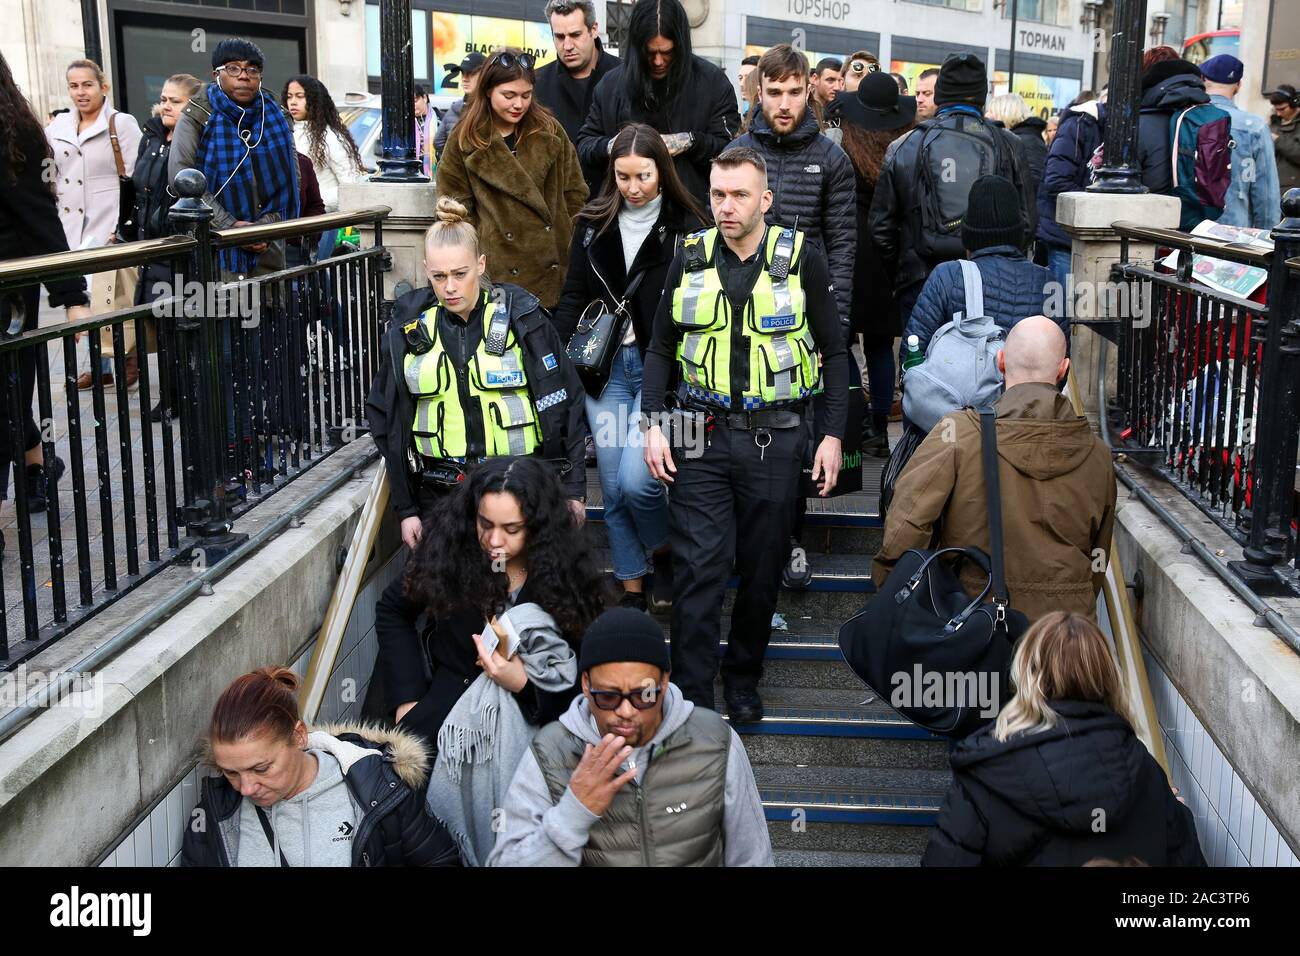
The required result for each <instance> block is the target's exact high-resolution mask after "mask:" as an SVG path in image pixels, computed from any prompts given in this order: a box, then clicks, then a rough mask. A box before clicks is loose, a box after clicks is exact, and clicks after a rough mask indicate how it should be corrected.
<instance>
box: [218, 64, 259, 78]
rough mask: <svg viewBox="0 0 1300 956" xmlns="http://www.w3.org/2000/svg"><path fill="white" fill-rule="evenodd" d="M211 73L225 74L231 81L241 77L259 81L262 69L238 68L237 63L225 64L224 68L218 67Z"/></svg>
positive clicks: (251, 67)
mask: <svg viewBox="0 0 1300 956" xmlns="http://www.w3.org/2000/svg"><path fill="white" fill-rule="evenodd" d="M212 72H213V73H223V72H224V73H225V74H226V76H228V77H230V78H231V79H232V80H237V79H239V78H240V77H241V76H247V77H248V78H249V79H250V80H260V79H261V78H262V68H261V67H260V66H240V65H239V64H238V63H227V64H226V65H225V66H219V67H217V68H216V69H215V70H213V71H212Z"/></svg>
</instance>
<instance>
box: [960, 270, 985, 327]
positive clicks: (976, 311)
mask: <svg viewBox="0 0 1300 956" xmlns="http://www.w3.org/2000/svg"><path fill="white" fill-rule="evenodd" d="M957 264H958V265H959V266H961V281H962V285H963V286H964V287H965V289H964V292H965V294H966V312H965V318H967V319H979V318H983V317H984V277H983V276H981V275H980V267H979V266H977V265H976V264H975V263H973V262H971V261H970V260H969V259H958V260H957Z"/></svg>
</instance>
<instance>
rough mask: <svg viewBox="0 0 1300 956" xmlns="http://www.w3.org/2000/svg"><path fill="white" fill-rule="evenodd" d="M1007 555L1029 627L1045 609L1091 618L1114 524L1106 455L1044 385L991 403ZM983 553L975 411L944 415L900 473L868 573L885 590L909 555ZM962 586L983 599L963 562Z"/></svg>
mask: <svg viewBox="0 0 1300 956" xmlns="http://www.w3.org/2000/svg"><path fill="white" fill-rule="evenodd" d="M997 433H998V482H999V484H1000V486H1001V491H1002V529H1003V538H1004V542H1005V543H1004V547H1003V558H1004V561H1005V562H1006V569H1007V589H1008V591H1009V592H1010V598H1011V605H1012V607H1014V608H1016V609H1017V610H1019V611H1022V612H1024V614H1025V615H1026V616H1028V617H1029V619H1030V620H1033V619H1034V618H1036V617H1039V616H1041V615H1042V614H1045V613H1047V612H1048V611H1054V610H1064V611H1077V612H1078V613H1080V614H1084V615H1086V616H1087V617H1089V618H1090V619H1093V618H1095V617H1096V596H1097V590H1098V588H1100V586H1101V581H1102V576H1103V574H1104V571H1105V567H1106V562H1107V560H1108V559H1109V554H1110V541H1111V531H1112V528H1113V526H1114V521H1115V470H1114V466H1113V465H1112V464H1111V457H1110V450H1109V449H1108V448H1106V446H1105V445H1103V444H1102V443H1101V442H1100V441H1098V440H1097V438H1095V437H1094V436H1093V434H1092V431H1091V428H1090V426H1089V425H1088V420H1087V419H1086V418H1081V417H1079V416H1078V415H1076V414H1075V413H1074V408H1073V406H1072V405H1071V404H1070V402H1069V400H1068V399H1067V398H1065V397H1064V396H1063V395H1061V394H1060V393H1059V392H1058V391H1057V390H1056V388H1054V387H1053V386H1051V385H1046V384H1040V383H1030V384H1024V385H1017V386H1015V387H1013V388H1010V389H1008V390H1007V392H1006V393H1005V394H1004V395H1003V396H1002V398H1001V399H1000V400H999V401H998V404H997ZM932 547H975V548H980V549H982V550H983V551H984V552H985V553H987V552H988V550H989V528H988V507H987V504H986V496H985V490H984V468H983V461H982V458H981V436H980V420H979V414H978V413H977V412H975V411H974V410H973V409H963V410H962V411H960V412H956V413H954V414H953V415H951V416H949V417H947V418H945V419H943V420H941V421H940V422H939V424H938V425H936V426H935V427H934V429H933V431H931V432H930V434H929V435H928V436H927V437H926V439H925V441H924V442H922V443H921V446H920V447H919V448H918V449H917V450H916V454H915V455H913V456H912V460H911V461H910V462H908V464H907V467H906V468H905V469H904V470H903V473H902V475H900V476H899V479H898V484H897V485H896V486H895V490H894V499H893V502H892V504H891V505H890V508H889V512H888V514H887V517H886V521H885V539H884V543H883V544H882V546H881V549H880V553H879V554H878V555H877V557H876V561H875V563H874V565H873V566H872V577H873V578H874V580H875V583H876V587H877V588H880V587H881V586H882V585H883V584H884V582H885V579H886V578H887V577H888V576H889V572H890V571H891V570H892V569H893V566H894V564H895V563H896V562H897V561H898V559H899V557H901V556H902V554H903V553H904V552H905V551H907V550H909V549H911V548H920V549H927V548H932ZM961 579H962V584H963V585H964V586H965V587H966V589H967V590H968V592H969V593H971V594H978V593H979V591H980V590H981V589H982V588H983V586H984V583H985V581H986V580H987V578H986V577H984V576H983V575H979V574H978V572H977V570H976V569H974V568H973V567H972V566H971V564H970V562H966V563H965V564H964V565H963V567H962V572H961Z"/></svg>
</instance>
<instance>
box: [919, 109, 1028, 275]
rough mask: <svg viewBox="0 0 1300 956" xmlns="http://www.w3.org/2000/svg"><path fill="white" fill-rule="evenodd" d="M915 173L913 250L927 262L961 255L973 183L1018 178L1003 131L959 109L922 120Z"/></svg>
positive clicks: (979, 117) (1013, 158) (963, 252)
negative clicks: (994, 177)
mask: <svg viewBox="0 0 1300 956" xmlns="http://www.w3.org/2000/svg"><path fill="white" fill-rule="evenodd" d="M915 135H918V136H920V137H921V146H920V148H919V149H918V150H917V154H916V166H915V167H914V172H913V177H914V178H913V185H912V196H913V201H914V202H915V203H916V204H917V205H918V206H919V207H920V208H919V209H918V210H917V213H918V215H917V216H916V217H915V219H914V221H915V222H916V228H917V241H916V251H917V253H919V254H920V256H921V257H922V258H923V259H926V260H928V261H930V262H942V261H946V260H949V259H960V258H962V257H963V255H964V254H965V249H964V248H963V247H962V242H961V220H962V217H963V216H965V215H966V200H967V197H968V196H969V195H970V187H971V184H972V183H974V182H975V180H977V179H979V178H980V177H981V176H987V175H992V174H996V175H998V176H1005V177H1006V178H1007V179H1009V180H1011V181H1012V182H1013V183H1015V182H1017V178H1018V177H1017V175H1016V161H1015V154H1014V153H1013V152H1012V151H1011V146H1010V144H1009V143H1007V142H1006V137H1004V136H1003V134H1002V130H1000V129H998V128H997V127H996V126H994V125H993V124H992V123H990V122H989V121H988V120H986V119H984V117H982V116H976V115H974V114H972V113H966V112H963V111H957V112H953V113H948V114H945V115H943V116H941V117H938V118H937V119H935V120H932V121H931V122H929V123H923V124H922V125H921V126H920V127H919V132H918V133H916V134H915Z"/></svg>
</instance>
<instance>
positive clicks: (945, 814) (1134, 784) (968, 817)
mask: <svg viewBox="0 0 1300 956" xmlns="http://www.w3.org/2000/svg"><path fill="white" fill-rule="evenodd" d="M1052 708H1053V709H1054V710H1055V711H1056V712H1057V713H1058V714H1059V715H1060V717H1061V720H1060V722H1059V723H1057V725H1056V726H1055V727H1053V728H1052V729H1051V730H1046V731H1043V732H1042V733H1036V734H1017V735H1015V736H1013V737H1012V738H1011V739H1010V740H1008V741H1007V742H1006V743H1000V742H999V741H998V740H997V739H996V738H995V737H994V736H993V733H992V730H993V725H992V724H989V725H987V726H986V727H985V728H984V729H983V730H980V731H977V732H976V733H975V734H973V735H971V736H970V737H968V738H966V739H965V740H963V741H961V742H959V743H958V744H957V745H956V746H955V747H954V748H953V751H952V756H951V762H952V772H953V781H952V785H951V786H950V787H949V788H948V795H947V796H946V797H945V798H944V802H943V809H942V810H941V811H940V812H939V825H938V827H937V828H936V829H935V831H934V834H933V835H932V836H931V837H930V845H929V846H928V847H926V850H925V856H924V858H923V859H922V860H921V862H922V865H924V866H981V865H982V866H1082V865H1083V864H1084V863H1086V862H1088V861H1089V860H1093V859H1096V858H1098V857H1102V858H1106V859H1111V860H1124V859H1126V858H1128V857H1130V856H1134V857H1137V858H1138V859H1139V860H1141V861H1142V862H1144V863H1146V864H1147V865H1148V866H1205V857H1204V856H1202V855H1201V848H1200V844H1199V843H1198V842H1197V839H1196V826H1195V821H1194V820H1193V818H1192V812H1191V811H1190V810H1189V809H1188V808H1187V807H1186V806H1184V805H1183V804H1181V803H1179V802H1178V799H1177V798H1176V797H1175V796H1174V794H1173V792H1172V791H1171V790H1170V789H1169V783H1168V781H1167V780H1166V779H1165V774H1164V771H1162V770H1161V769H1160V765H1159V764H1158V763H1156V761H1155V759H1154V758H1153V757H1152V756H1151V755H1150V754H1149V753H1148V752H1147V749H1146V747H1145V746H1143V744H1142V742H1141V741H1140V740H1138V738H1137V736H1136V735H1135V734H1134V733H1133V728H1132V727H1130V726H1129V724H1128V722H1127V721H1125V720H1124V719H1123V718H1122V717H1119V716H1118V715H1117V714H1116V713H1115V712H1114V711H1112V710H1111V709H1110V708H1109V707H1106V706H1105V705H1104V704H1099V703H1093V702H1089V701H1072V700H1054V701H1052Z"/></svg>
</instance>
